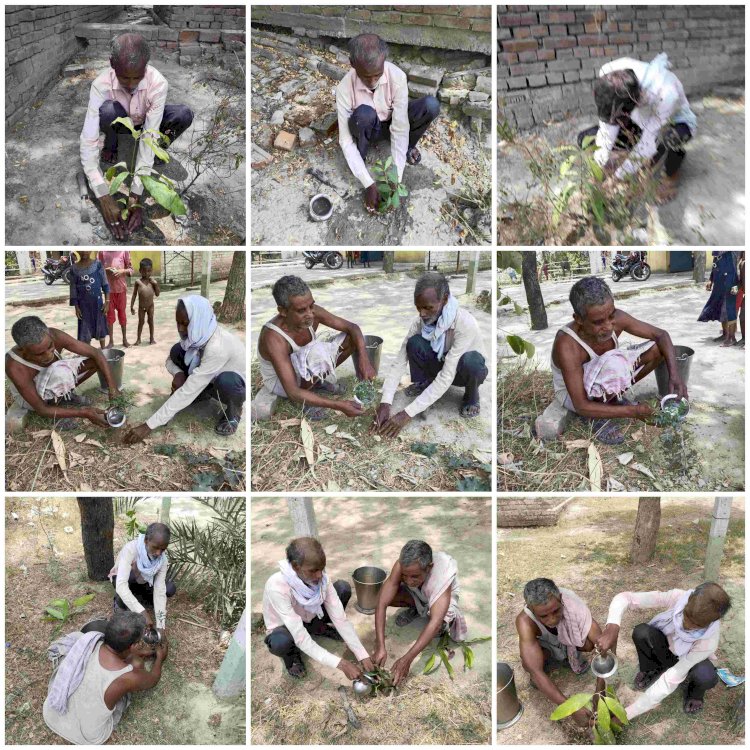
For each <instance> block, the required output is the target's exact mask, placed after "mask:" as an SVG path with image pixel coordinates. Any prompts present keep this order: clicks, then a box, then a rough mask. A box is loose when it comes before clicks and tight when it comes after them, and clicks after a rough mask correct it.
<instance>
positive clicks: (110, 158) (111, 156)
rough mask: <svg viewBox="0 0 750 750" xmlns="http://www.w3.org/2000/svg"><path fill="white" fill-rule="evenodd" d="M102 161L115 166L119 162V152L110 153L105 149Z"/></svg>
mask: <svg viewBox="0 0 750 750" xmlns="http://www.w3.org/2000/svg"><path fill="white" fill-rule="evenodd" d="M101 159H102V161H103V162H104V163H105V164H114V163H115V162H116V161H117V151H110V150H109V149H108V148H103V149H102V154H101Z"/></svg>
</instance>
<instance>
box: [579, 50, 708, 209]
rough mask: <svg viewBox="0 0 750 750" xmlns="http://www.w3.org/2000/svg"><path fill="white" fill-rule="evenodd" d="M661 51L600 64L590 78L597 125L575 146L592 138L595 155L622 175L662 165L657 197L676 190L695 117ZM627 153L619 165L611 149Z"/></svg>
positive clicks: (619, 177)
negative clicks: (647, 56)
mask: <svg viewBox="0 0 750 750" xmlns="http://www.w3.org/2000/svg"><path fill="white" fill-rule="evenodd" d="M670 68H671V65H670V63H669V60H668V58H667V55H666V53H665V52H662V53H661V54H659V55H657V56H656V57H655V58H654V59H653V60H652V61H651V62H650V63H646V62H641V61H640V60H633V59H631V58H628V57H622V58H619V59H617V60H613V61H612V62H609V63H607V64H606V65H603V66H602V68H601V69H600V71H599V76H598V78H597V79H596V81H595V82H594V100H595V102H596V109H597V112H598V115H599V124H598V125H594V126H593V127H591V128H588V129H586V130H583V131H582V132H581V133H579V134H578V145H579V146H584V140H585V139H587V138H589V139H590V138H592V137H595V139H596V140H595V152H594V159H595V160H596V161H597V163H598V164H599V166H600V167H602V168H604V169H605V171H606V172H607V173H608V174H609V175H611V177H610V178H609V179H610V182H611V181H619V180H623V179H625V178H626V177H627V176H628V175H631V174H634V173H635V172H637V171H639V170H640V169H642V168H643V169H649V170H652V171H653V172H654V174H656V173H657V172H658V170H659V169H661V167H662V165H663V168H664V174H663V176H662V177H661V179H660V182H659V186H658V189H657V194H656V200H657V202H658V203H666V202H668V201H670V200H672V199H673V198H674V197H675V195H676V194H677V180H678V173H679V169H680V166H681V165H682V161H683V159H684V158H685V144H686V143H687V142H688V141H689V140H690V139H691V138H692V137H693V136H694V135H695V132H696V128H697V120H696V117H695V114H694V113H693V111H692V110H691V109H690V104H689V103H688V100H687V97H686V96H685V91H684V89H683V87H682V83H680V80H679V78H677V76H676V75H675V74H674V73H673V72H672V71H671V69H670ZM613 150H617V151H620V152H627V159H626V160H625V161H624V162H623V163H622V164H620V165H619V166H618V165H617V164H616V163H615V162H616V160H615V159H613V158H612V151H613Z"/></svg>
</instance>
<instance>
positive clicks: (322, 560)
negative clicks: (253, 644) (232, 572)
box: [263, 537, 374, 680]
mask: <svg viewBox="0 0 750 750" xmlns="http://www.w3.org/2000/svg"><path fill="white" fill-rule="evenodd" d="M325 568H326V555H325V552H324V551H323V547H322V545H321V544H320V542H319V541H318V540H317V539H314V538H312V537H299V538H297V539H293V540H292V541H291V542H290V543H289V546H288V547H287V548H286V559H285V560H281V561H280V562H279V570H278V571H277V572H276V573H274V574H273V575H272V576H271V577H270V578H269V579H268V581H266V585H265V588H264V589H263V621H264V623H265V626H266V631H267V634H266V638H265V644H266V646H268V650H269V651H270V652H271V653H272V654H273V655H274V656H278V657H280V658H281V659H282V661H283V662H284V666H285V667H286V670H287V674H288V675H289V676H290V677H293V678H295V679H300V678H302V677H304V676H305V673H306V670H305V665H304V663H303V661H302V653H303V652H304V653H305V654H307V655H308V656H309V657H310V658H311V659H313V660H314V661H317V662H319V663H320V664H323V665H324V666H326V667H332V668H334V669H340V670H341V671H342V672H343V673H344V674H345V675H346V677H347V678H348V679H350V680H356V679H358V678H359V677H360V676H361V675H362V672H363V671H371V670H372V669H373V668H374V665H373V662H372V659H371V658H370V654H369V653H368V652H367V649H366V648H365V647H364V646H363V645H362V642H361V641H360V640H359V636H358V635H357V633H356V631H355V630H354V627H353V626H352V624H351V623H350V622H349V620H348V619H347V618H346V614H345V613H344V610H345V609H346V605H347V604H348V603H349V599H350V598H351V595H352V587H351V586H350V585H349V584H348V583H347V582H346V581H336V582H335V583H331V581H330V579H329V577H328V574H327V573H326V570H325ZM311 636H315V637H319V638H330V639H331V640H334V641H344V642H345V643H346V645H347V646H348V647H349V650H350V651H351V652H352V653H353V654H354V656H355V657H356V658H357V659H358V660H359V664H355V663H353V662H350V661H347V660H346V659H343V658H341V657H339V656H337V655H335V654H332V653H331V652H330V651H327V650H326V649H324V648H323V647H322V646H319V645H318V644H317V643H316V642H315V641H314V640H313V639H312V637H311Z"/></svg>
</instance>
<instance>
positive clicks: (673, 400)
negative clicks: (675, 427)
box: [661, 393, 690, 422]
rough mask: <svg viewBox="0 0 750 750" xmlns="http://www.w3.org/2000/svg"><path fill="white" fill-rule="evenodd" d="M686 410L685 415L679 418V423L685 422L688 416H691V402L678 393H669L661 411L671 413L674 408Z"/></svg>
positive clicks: (663, 401) (662, 402) (663, 400)
mask: <svg viewBox="0 0 750 750" xmlns="http://www.w3.org/2000/svg"><path fill="white" fill-rule="evenodd" d="M675 407H676V408H677V409H683V408H684V410H685V413H684V414H679V415H678V416H677V421H678V422H684V421H685V420H686V419H687V415H688V414H690V402H689V401H688V400H687V399H686V398H681V397H680V396H678V395H677V394H676V393H669V394H667V395H666V396H664V398H663V399H662V400H661V410H662V411H666V412H671V411H672V410H673V409H674V408H675Z"/></svg>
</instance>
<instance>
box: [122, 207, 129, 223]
mask: <svg viewBox="0 0 750 750" xmlns="http://www.w3.org/2000/svg"><path fill="white" fill-rule="evenodd" d="M120 218H121V219H122V220H123V221H125V220H126V219H127V218H128V209H127V208H123V209H122V211H120Z"/></svg>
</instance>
